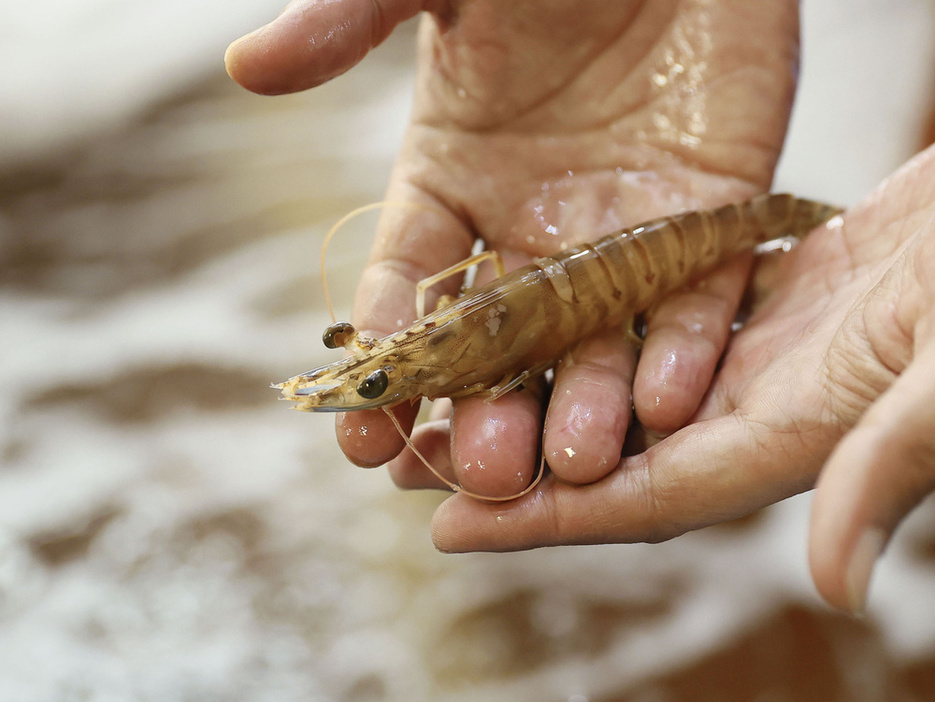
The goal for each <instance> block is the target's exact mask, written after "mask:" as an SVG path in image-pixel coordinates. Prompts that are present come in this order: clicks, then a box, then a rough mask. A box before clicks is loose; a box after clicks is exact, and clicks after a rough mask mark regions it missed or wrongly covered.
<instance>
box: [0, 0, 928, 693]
mask: <svg viewBox="0 0 935 702" xmlns="http://www.w3.org/2000/svg"><path fill="white" fill-rule="evenodd" d="M280 1H281V0H273V1H270V0H260V1H256V0H255V1H254V2H252V3H249V4H247V3H242V4H239V5H241V6H238V3H230V2H221V1H220V0H184V2H183V1H182V0H163V1H162V2H160V3H148V4H144V3H142V2H132V1H131V0H123V1H122V2H119V3H116V2H108V1H107V0H45V2H43V3H10V2H7V3H4V4H3V5H2V6H0V65H3V66H4V70H3V71H2V73H0V700H3V701H5V702H20V701H22V702H78V701H89V702H90V701H93V702H105V701H107V702H110V701H121V702H126V701H136V700H139V701H158V702H183V701H185V702H187V701H198V702H205V701H207V702H210V701H213V700H218V701H222V700H223V701H229V700H230V701H238V702H239V701H244V702H260V701H264V702H266V701H268V702H290V701H292V700H295V701H298V700H302V701H307V700H340V701H344V700H347V701H366V700H442V701H449V700H450V701H457V700H465V701H466V700H477V699H484V700H487V701H488V702H499V701H501V700H503V701H516V700H562V701H568V702H612V701H614V702H618V701H619V702H623V701H632V702H665V701H670V700H671V701H680V700H694V701H698V700H702V701H703V700H712V701H713V700H718V701H720V702H730V701H733V700H762V701H774V700H775V701H778V700H816V701H819V700H820V701H822V702H828V701H833V700H842V701H844V700H847V701H849V702H854V701H862V700H907V701H915V700H930V699H932V698H933V695H935V693H933V691H935V619H933V618H932V616H931V607H932V602H933V597H935V505H933V504H932V502H931V501H929V503H928V504H927V505H925V506H924V507H923V509H920V510H918V511H917V512H916V513H915V514H914V515H913V517H912V518H911V519H910V520H909V523H907V524H906V525H905V527H904V528H903V529H902V530H901V531H900V533H899V535H898V538H897V539H896V540H895V542H894V544H893V545H892V547H891V549H890V551H889V552H888V553H887V555H886V557H885V559H884V561H883V563H882V566H881V567H880V569H879V572H878V575H877V578H876V580H875V582H874V586H873V591H872V598H871V608H870V612H869V615H868V616H867V617H866V618H864V619H861V620H856V619H852V618H847V617H844V616H840V615H838V614H835V613H833V612H832V611H830V610H829V609H828V608H827V607H825V606H824V605H823V604H822V603H821V602H820V601H819V599H818V597H817V595H816V594H815V592H814V590H813V587H812V585H811V582H810V579H809V575H808V572H807V567H806V548H805V544H806V529H807V518H808V507H809V496H808V495H805V496H800V497H798V498H794V499H791V500H787V501H786V502H784V503H781V504H779V505H776V506H775V507H772V508H770V509H768V510H764V511H763V512H761V513H758V514H756V515H753V516H752V517H749V518H747V519H745V520H742V521H740V522H737V523H732V524H728V525H725V526H722V527H718V528H713V529H707V530H705V531H702V532H699V533H694V534H689V535H686V536H685V537H682V538H679V539H676V540H674V541H672V542H670V543H666V544H660V545H652V546H649V545H634V546H617V547H599V548H582V547H577V548H567V549H566V548H563V549H551V550H545V551H539V552H533V553H525V554H514V555H504V556H496V555H474V556H458V557H452V556H442V555H440V554H437V553H436V552H435V551H434V549H433V548H432V545H431V542H430V540H429V536H428V521H429V518H430V515H431V513H432V510H433V508H434V506H435V505H436V504H437V503H438V502H439V500H440V499H441V496H439V495H435V494H408V493H407V494H403V493H399V492H397V491H396V490H395V489H394V488H393V487H392V486H391V483H390V481H389V479H388V477H387V476H386V475H385V473H384V472H383V471H381V470H376V471H370V472H365V471H361V470H358V469H355V468H353V467H351V466H350V465H349V464H348V463H347V462H346V461H345V460H344V459H343V458H342V457H341V455H340V453H339V452H338V450H337V448H336V446H335V442H334V438H333V429H332V422H331V419H330V418H329V417H327V416H314V415H307V414H300V413H295V412H287V411H286V410H285V407H284V406H283V405H282V404H280V403H278V402H276V401H275V394H274V393H272V392H271V391H270V390H268V384H269V382H270V381H272V380H278V379H282V378H285V377H287V376H289V375H292V374H294V373H296V372H298V371H302V370H305V369H307V368H310V367H313V366H315V365H317V364H318V363H320V362H324V361H325V360H327V359H329V358H332V357H333V356H332V355H331V354H329V353H328V352H327V351H326V350H325V349H323V348H322V347H321V343H320V340H319V339H320V337H319V335H320V332H321V329H322V328H323V327H324V325H325V324H326V321H327V319H328V317H327V313H326V312H325V311H324V309H323V308H322V306H321V300H322V295H321V281H320V279H319V274H318V272H317V271H318V261H319V248H320V243H321V238H322V236H323V233H324V231H326V230H327V228H328V226H330V224H331V223H333V222H334V221H335V220H336V219H337V218H338V217H339V216H340V215H342V214H344V213H345V212H347V211H349V210H350V209H352V208H354V207H356V206H358V205H361V204H365V203H369V202H372V201H375V200H378V199H380V198H381V196H382V191H383V187H384V185H385V183H386V180H387V177H388V173H389V169H390V167H391V164H392V160H393V157H394V155H395V152H396V149H397V145H398V143H399V140H400V138H401V134H402V131H403V128H404V125H405V121H406V118H407V112H408V107H409V100H410V96H411V89H412V81H413V53H414V52H413V46H412V44H413V36H414V29H415V27H414V24H412V23H410V24H409V25H408V26H404V27H402V28H400V29H399V30H398V31H397V32H396V33H395V34H394V35H393V36H392V37H391V38H390V40H388V41H387V42H386V44H385V45H384V46H382V47H381V48H380V49H379V50H377V51H375V52H374V53H373V55H371V56H369V57H368V58H367V59H366V61H365V62H364V63H363V64H362V65H361V66H359V67H358V68H356V69H355V70H353V71H351V72H350V73H349V74H347V75H346V76H343V77H341V78H340V79H338V80H336V81H334V82H333V83H331V84H328V85H325V86H323V87H321V88H318V89H316V90H314V91H311V92H310V93H308V94H304V95H298V96H289V97H278V98H275V99H269V98H260V97H257V96H254V95H250V94H248V93H246V92H245V91H243V90H241V89H239V88H238V87H236V86H235V85H234V84H233V83H232V82H231V81H230V80H229V79H228V78H227V76H226V74H225V73H224V70H223V66H222V62H221V59H222V56H223V52H224V48H225V46H226V45H227V43H228V42H229V41H231V40H233V39H234V38H236V37H237V36H239V35H240V34H242V33H245V32H247V31H249V30H251V29H253V28H255V27H257V26H259V25H260V24H262V23H263V22H265V21H267V20H268V19H270V18H272V17H273V16H275V14H276V13H278V12H279V10H280V9H281V7H280ZM803 11H804V15H805V17H804V31H805V40H804V41H805V44H804V52H803V74H802V84H801V91H800V93H799V100H798V102H797V105H796V112H795V116H794V120H793V128H792V133H791V136H790V140H789V144H788V149H787V152H786V154H785V155H784V158H783V162H782V166H781V168H780V172H779V175H778V177H777V183H776V189H777V190H792V191H794V192H797V193H801V194H803V195H807V196H810V197H815V198H824V199H828V200H832V201H837V202H841V203H847V204H851V203H854V202H856V201H857V200H858V199H859V198H860V197H861V196H862V195H863V194H865V193H866V192H867V191H868V190H870V189H871V188H872V187H873V186H874V185H875V184H876V183H877V182H878V181H879V180H880V179H881V178H882V177H884V176H885V175H886V174H887V173H888V172H890V171H891V170H892V169H893V168H895V167H896V166H898V165H899V164H900V163H901V162H903V161H904V160H905V159H906V158H907V157H909V156H910V155H911V154H912V153H913V152H915V151H916V150H918V149H919V148H921V147H922V146H923V145H924V144H925V143H926V139H927V138H929V137H927V136H926V134H931V129H932V122H931V120H930V115H931V111H932V110H931V108H932V104H933V103H932V100H931V98H932V95H933V88H935V75H933V73H935V71H933V66H935V8H933V7H932V5H931V3H930V2H928V1H926V0H893V1H891V2H887V3H884V2H882V1H877V2H871V1H870V0H850V1H847V0H825V1H824V2H817V0H816V1H814V2H805V3H803ZM355 226H356V225H355ZM367 226H372V222H370V223H369V225H368V224H367V223H364V224H362V225H360V229H358V231H356V232H354V231H348V232H345V236H344V237H343V241H344V243H343V244H342V243H341V242H338V243H337V244H336V245H335V246H334V247H333V249H332V253H331V254H330V256H329V265H328V268H329V280H330V283H331V285H332V295H333V296H334V297H335V299H336V300H338V301H343V302H339V308H340V306H341V305H342V304H343V307H344V312H345V314H346V313H347V311H348V310H349V307H350V299H351V295H352V292H353V288H354V281H355V279H356V276H357V274H358V273H359V271H360V268H361V266H362V263H363V260H362V252H363V251H364V250H365V248H366V247H365V246H364V245H363V244H362V243H361V242H362V241H364V240H365V238H366V236H367V233H366V227H367ZM351 230H354V227H351ZM926 613H928V614H926Z"/></svg>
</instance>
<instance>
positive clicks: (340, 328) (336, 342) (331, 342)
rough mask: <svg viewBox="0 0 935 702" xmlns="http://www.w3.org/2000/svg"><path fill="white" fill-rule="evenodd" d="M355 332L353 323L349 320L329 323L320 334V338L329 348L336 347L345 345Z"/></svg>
mask: <svg viewBox="0 0 935 702" xmlns="http://www.w3.org/2000/svg"><path fill="white" fill-rule="evenodd" d="M356 333H357V330H356V329H354V325H353V324H351V323H350V322H335V323H334V324H329V325H328V328H327V329H325V331H324V333H323V334H322V335H321V340H322V341H323V342H324V343H325V346H327V347H328V348H329V349H336V348H338V347H339V346H342V347H343V346H346V345H347V342H348V340H349V339H351V338H353V336H354V335H355V334H356Z"/></svg>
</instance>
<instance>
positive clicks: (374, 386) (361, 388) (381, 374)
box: [357, 368, 390, 400]
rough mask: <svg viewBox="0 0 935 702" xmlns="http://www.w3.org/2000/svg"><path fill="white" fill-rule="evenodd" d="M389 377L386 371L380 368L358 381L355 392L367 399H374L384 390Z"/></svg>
mask: <svg viewBox="0 0 935 702" xmlns="http://www.w3.org/2000/svg"><path fill="white" fill-rule="evenodd" d="M389 382H390V379H389V376H387V374H386V371H385V370H383V369H382V368H380V369H379V370H375V371H374V372H373V373H371V374H370V375H368V376H367V377H366V378H364V379H363V380H361V381H360V385H358V386H357V394H358V395H360V396H361V397H363V398H366V399H368V400H376V399H377V398H378V397H380V395H382V394H383V393H384V392H386V386H387V385H388V384H389Z"/></svg>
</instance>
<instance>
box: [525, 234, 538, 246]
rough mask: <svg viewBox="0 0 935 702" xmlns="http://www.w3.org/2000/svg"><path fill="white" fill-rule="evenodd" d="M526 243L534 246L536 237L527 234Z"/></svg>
mask: <svg viewBox="0 0 935 702" xmlns="http://www.w3.org/2000/svg"><path fill="white" fill-rule="evenodd" d="M526 243H527V244H535V243H536V237H534V236H533V235H532V234H527V235H526Z"/></svg>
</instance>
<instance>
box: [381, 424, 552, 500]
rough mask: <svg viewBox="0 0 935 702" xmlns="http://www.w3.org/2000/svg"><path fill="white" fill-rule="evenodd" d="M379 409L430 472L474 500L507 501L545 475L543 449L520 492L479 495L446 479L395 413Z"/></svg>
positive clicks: (526, 491)
mask: <svg viewBox="0 0 935 702" xmlns="http://www.w3.org/2000/svg"><path fill="white" fill-rule="evenodd" d="M380 409H382V410H383V411H384V412H386V415H387V416H388V417H389V418H390V421H391V422H393V426H394V427H396V431H398V432H399V435H400V436H401V437H402V438H403V441H405V442H406V446H408V447H409V448H410V449H411V450H412V452H413V453H414V454H415V455H416V456H417V457H418V459H419V460H420V461H422V463H423V465H424V466H425V467H426V468H428V469H429V470H430V471H431V472H432V475H434V476H435V477H436V478H438V479H439V480H441V481H442V482H443V483H444V484H445V485H447V486H448V488H449V489H450V490H451V491H452V492H460V493H463V494H465V495H467V496H468V497H473V498H474V499H475V500H482V501H484V502H509V501H511V500H516V499H518V498H520V497H522V496H523V495H525V494H527V493H529V492H532V490H533V489H534V488H535V487H536V485H538V484H539V481H541V480H542V476H543V475H545V452H544V451H543V453H542V457H541V458H540V459H539V472H538V473H536V478H535V480H533V481H532V482H531V483H530V484H529V485H527V486H526V487H525V488H523V489H522V490H521V491H520V492H517V493H516V494H515V495H507V496H506V497H488V496H487V495H479V494H477V493H476V492H471V491H470V490H466V489H465V488H463V487H461V486H460V485H458V484H457V483H456V482H453V481H451V480H448V478H446V477H445V476H444V475H442V474H441V472H440V471H439V470H438V469H437V468H436V467H435V466H433V465H432V464H431V463H429V461H428V459H427V458H426V457H425V456H423V455H422V452H421V451H419V449H417V448H416V446H415V444H414V443H413V442H412V439H411V438H410V437H409V435H408V434H407V433H406V432H405V431H404V430H403V428H402V426H400V424H399V420H398V419H396V415H395V414H393V410H391V409H390V408H389V407H386V406H384V407H381V408H380Z"/></svg>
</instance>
